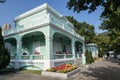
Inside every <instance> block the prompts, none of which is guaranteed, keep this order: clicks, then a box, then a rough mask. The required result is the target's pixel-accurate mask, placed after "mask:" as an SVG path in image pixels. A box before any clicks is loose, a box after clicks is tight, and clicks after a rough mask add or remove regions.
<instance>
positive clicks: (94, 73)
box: [82, 66, 120, 80]
mask: <svg viewBox="0 0 120 80" xmlns="http://www.w3.org/2000/svg"><path fill="white" fill-rule="evenodd" d="M82 74H84V75H85V76H86V77H88V76H91V77H94V78H95V79H93V80H120V67H110V66H108V67H106V68H105V67H100V68H89V69H88V72H82Z"/></svg>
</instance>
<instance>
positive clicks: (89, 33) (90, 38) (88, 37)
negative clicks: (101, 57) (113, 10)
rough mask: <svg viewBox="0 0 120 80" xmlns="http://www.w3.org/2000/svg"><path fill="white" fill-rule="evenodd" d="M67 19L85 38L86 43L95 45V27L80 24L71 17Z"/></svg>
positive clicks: (83, 23)
mask: <svg viewBox="0 0 120 80" xmlns="http://www.w3.org/2000/svg"><path fill="white" fill-rule="evenodd" d="M66 17H67V19H68V20H69V21H70V22H71V23H72V24H73V25H74V27H75V31H76V32H77V33H78V34H80V35H82V36H84V37H85V43H94V36H95V35H96V33H95V31H94V26H93V25H90V24H88V23H86V22H78V21H77V20H76V19H74V18H73V17H71V16H66Z"/></svg>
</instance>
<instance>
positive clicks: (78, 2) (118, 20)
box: [67, 0, 120, 54]
mask: <svg viewBox="0 0 120 80" xmlns="http://www.w3.org/2000/svg"><path fill="white" fill-rule="evenodd" d="M100 6H101V8H102V9H103V12H102V13H101V15H100V17H101V19H102V21H103V23H102V24H101V27H100V28H101V29H103V30H108V32H109V35H111V36H109V37H110V44H111V47H112V48H113V49H114V51H115V52H117V53H118V51H119V47H120V44H119V41H120V38H119V36H120V35H119V33H120V1H119V0H69V1H68V3H67V8H68V9H73V11H74V12H77V13H79V12H81V11H85V10H88V12H89V13H91V12H94V11H95V10H96V9H97V8H98V7H100ZM119 52H120V51H119ZM115 54H116V53H115Z"/></svg>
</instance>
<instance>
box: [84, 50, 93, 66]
mask: <svg viewBox="0 0 120 80" xmlns="http://www.w3.org/2000/svg"><path fill="white" fill-rule="evenodd" d="M85 56H86V64H91V63H93V62H94V59H93V57H92V52H91V51H89V50H86V51H85Z"/></svg>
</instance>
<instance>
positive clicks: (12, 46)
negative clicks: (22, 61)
mask: <svg viewBox="0 0 120 80" xmlns="http://www.w3.org/2000/svg"><path fill="white" fill-rule="evenodd" d="M5 47H6V49H7V50H8V52H9V53H10V55H11V59H15V56H16V50H17V42H16V39H15V38H8V39H5Z"/></svg>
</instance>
